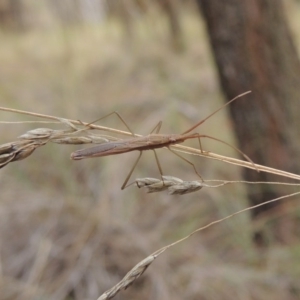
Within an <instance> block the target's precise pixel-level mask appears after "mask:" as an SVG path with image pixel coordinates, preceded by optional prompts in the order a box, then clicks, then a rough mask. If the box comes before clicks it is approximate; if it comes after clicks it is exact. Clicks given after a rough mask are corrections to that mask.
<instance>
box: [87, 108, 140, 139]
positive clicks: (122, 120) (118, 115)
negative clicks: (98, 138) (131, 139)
mask: <svg viewBox="0 0 300 300" xmlns="http://www.w3.org/2000/svg"><path fill="white" fill-rule="evenodd" d="M113 114H116V115H117V117H118V118H119V119H120V120H121V122H122V123H123V124H124V125H125V126H126V128H127V129H128V131H129V132H130V133H131V134H132V135H133V136H136V135H135V134H134V132H133V131H132V130H131V129H130V127H129V125H128V124H127V123H126V122H125V120H124V119H123V118H122V117H121V115H120V114H119V113H118V112H117V111H114V112H112V113H110V114H108V115H106V116H104V117H101V118H100V119H97V120H95V121H93V122H90V123H89V124H87V125H85V126H88V127H89V125H92V124H94V123H96V122H98V121H101V120H103V119H105V118H107V117H109V116H111V115H113Z"/></svg>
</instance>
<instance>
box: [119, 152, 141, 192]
mask: <svg viewBox="0 0 300 300" xmlns="http://www.w3.org/2000/svg"><path fill="white" fill-rule="evenodd" d="M142 154H143V151H140V155H139V156H138V158H137V160H136V161H135V163H134V165H133V167H132V168H131V170H130V172H129V174H128V175H127V177H126V179H125V181H124V183H123V185H122V187H121V190H124V189H125V188H127V187H128V186H130V185H132V183H130V184H128V185H127V182H128V181H129V179H130V177H131V175H132V173H133V171H134V169H135V167H136V166H137V164H138V162H139V160H140V158H141V156H142Z"/></svg>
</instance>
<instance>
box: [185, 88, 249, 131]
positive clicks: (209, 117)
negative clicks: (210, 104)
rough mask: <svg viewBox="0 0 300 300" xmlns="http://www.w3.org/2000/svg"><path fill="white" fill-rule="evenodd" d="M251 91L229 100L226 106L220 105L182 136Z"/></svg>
mask: <svg viewBox="0 0 300 300" xmlns="http://www.w3.org/2000/svg"><path fill="white" fill-rule="evenodd" d="M250 93H251V91H247V92H245V93H242V94H240V95H238V96H236V97H235V98H233V99H231V100H230V101H229V102H227V103H226V104H224V105H222V106H221V107H220V108H218V109H217V110H215V111H214V112H213V113H211V114H210V115H209V116H208V117H206V118H205V119H203V120H202V121H200V122H198V123H197V124H195V125H194V126H192V127H191V128H190V129H188V130H187V131H185V132H183V133H182V134H187V133H189V132H191V131H192V130H194V129H195V128H197V127H198V126H200V125H201V124H203V123H204V122H205V121H206V120H208V119H209V118H210V117H211V116H213V115H214V114H216V113H217V112H218V111H220V110H221V109H223V108H224V107H225V106H227V105H229V104H230V103H231V102H233V101H235V100H237V99H238V98H240V97H243V96H245V95H247V94H250Z"/></svg>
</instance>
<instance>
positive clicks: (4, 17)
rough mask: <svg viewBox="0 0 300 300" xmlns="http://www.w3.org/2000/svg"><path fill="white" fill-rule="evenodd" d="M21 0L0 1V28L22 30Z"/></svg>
mask: <svg viewBox="0 0 300 300" xmlns="http://www.w3.org/2000/svg"><path fill="white" fill-rule="evenodd" d="M22 13H23V5H22V2H21V0H0V26H1V27H3V28H4V29H7V30H15V31H18V30H21V29H23V26H24V24H23V14H22Z"/></svg>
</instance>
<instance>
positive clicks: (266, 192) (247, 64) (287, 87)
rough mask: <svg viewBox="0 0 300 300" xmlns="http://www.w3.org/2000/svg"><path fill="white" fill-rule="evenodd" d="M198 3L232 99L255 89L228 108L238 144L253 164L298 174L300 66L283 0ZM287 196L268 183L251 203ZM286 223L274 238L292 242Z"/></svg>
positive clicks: (256, 189) (257, 188)
mask: <svg viewBox="0 0 300 300" xmlns="http://www.w3.org/2000/svg"><path fill="white" fill-rule="evenodd" d="M197 3H198V5H199V7H200V8H201V10H202V12H203V16H204V18H205V21H206V24H207V29H208V33H209V38H210V42H211V46H212V49H213V53H214V57H215V61H216V64H217V69H218V73H219V78H220V82H221V85H222V88H223V91H224V93H225V95H226V97H227V101H228V100H229V99H231V98H233V97H234V96H236V95H238V94H239V93H241V92H245V91H247V90H252V91H253V93H252V94H250V95H249V96H246V99H241V100H239V101H237V102H234V103H233V104H232V105H230V107H229V108H230V112H231V115H232V119H233V122H234V126H235V130H236V133H237V137H238V141H239V143H240V146H239V147H240V148H241V150H242V151H243V152H245V153H246V154H247V155H249V156H250V158H251V159H252V160H253V161H254V162H257V163H259V164H262V165H266V166H270V167H273V168H278V169H282V170H285V171H289V172H293V173H298V174H299V173H300V163H299V161H300V160H299V159H295V158H296V157H297V156H299V154H300V143H299V141H298V139H299V136H300V123H299V117H298V116H297V114H298V108H299V101H300V95H299V88H300V64H299V61H298V57H297V52H296V49H295V47H294V44H293V42H292V38H291V34H290V32H289V29H288V26H287V22H286V20H285V16H284V9H283V7H282V3H281V2H280V0H248V1H240V0H227V1H219V0H197ZM244 176H245V179H246V180H249V181H274V179H276V180H277V181H278V178H274V176H271V175H269V174H267V173H263V172H260V173H257V172H254V171H251V170H248V169H245V170H244ZM279 179H280V180H281V181H282V178H279ZM282 194H283V191H282V190H280V189H278V188H277V189H275V187H274V186H269V185H264V186H263V185H251V186H250V187H249V188H248V196H249V199H250V202H251V204H252V205H254V204H258V203H261V202H263V201H266V200H269V199H272V198H276V197H279V196H281V195H282ZM278 204H280V205H282V203H273V204H272V205H268V206H262V207H260V208H258V209H256V210H254V211H253V218H257V217H258V216H259V215H260V214H261V213H265V212H266V211H268V210H270V209H271V208H274V209H276V206H277V205H278ZM281 207H282V206H281ZM285 221H287V220H285ZM287 223H288V221H287V222H285V223H284V225H283V226H279V228H277V229H274V231H273V235H274V236H273V237H274V238H275V239H277V240H278V241H284V242H288V232H287V228H286V225H287ZM281 225H282V224H281ZM283 228H284V229H283ZM275 231H276V232H275ZM255 240H256V241H257V242H259V243H260V242H262V243H263V244H265V242H266V240H265V238H264V236H263V234H262V232H258V233H257V234H256V235H255Z"/></svg>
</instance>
